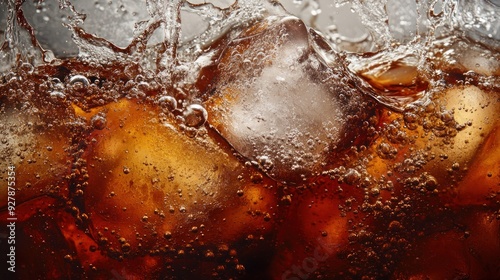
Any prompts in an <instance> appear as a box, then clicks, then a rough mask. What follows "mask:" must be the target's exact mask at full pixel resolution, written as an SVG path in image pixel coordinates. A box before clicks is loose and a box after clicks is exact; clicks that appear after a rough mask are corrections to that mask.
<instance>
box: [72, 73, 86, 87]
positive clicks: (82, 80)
mask: <svg viewBox="0 0 500 280" xmlns="http://www.w3.org/2000/svg"><path fill="white" fill-rule="evenodd" d="M69 84H70V85H73V86H77V87H87V86H88V85H89V84H90V82H89V80H88V79H87V77H85V76H83V75H75V76H73V77H71V78H70V79H69Z"/></svg>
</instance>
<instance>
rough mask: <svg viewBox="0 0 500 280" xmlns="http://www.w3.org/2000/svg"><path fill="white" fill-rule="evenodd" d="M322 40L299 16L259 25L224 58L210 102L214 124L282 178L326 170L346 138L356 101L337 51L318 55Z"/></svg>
mask: <svg viewBox="0 0 500 280" xmlns="http://www.w3.org/2000/svg"><path fill="white" fill-rule="evenodd" d="M315 40H316V41H317V40H320V42H323V41H321V39H318V37H316V38H313V36H312V35H310V34H309V32H308V30H307V28H306V26H305V25H304V23H303V22H302V21H300V20H299V19H297V18H295V17H283V18H278V17H271V18H269V19H268V20H266V21H264V22H261V23H259V24H256V25H255V26H253V27H251V28H250V29H248V30H246V31H244V32H243V33H242V34H240V36H239V37H238V38H237V39H235V40H233V42H232V43H231V44H230V45H229V47H228V48H227V49H226V50H225V52H224V53H223V54H222V56H221V58H220V60H219V64H218V68H219V70H220V71H221V74H220V75H219V78H218V80H217V81H216V82H215V83H214V94H213V95H212V96H211V97H210V99H209V100H208V106H207V107H208V110H209V122H210V124H212V125H213V126H214V127H215V128H216V129H217V130H218V131H219V132H220V134H222V136H223V137H225V138H226V139H227V140H228V142H229V143H230V144H231V145H232V146H233V147H234V148H235V149H236V151H238V152H239V153H240V154H242V155H243V156H244V157H246V158H248V159H249V160H250V161H251V162H252V163H254V164H257V165H259V167H260V168H261V169H263V170H264V171H265V172H267V174H268V175H270V176H271V177H273V178H275V179H278V180H284V178H287V181H290V178H293V179H292V180H300V178H304V177H305V176H307V175H310V174H312V173H314V172H315V171H317V170H318V167H319V166H321V164H322V163H324V162H325V157H326V152H328V151H331V150H332V149H335V146H336V144H338V143H339V141H340V140H341V138H342V135H343V134H344V132H345V127H346V126H345V124H346V123H347V118H348V117H347V116H346V112H347V110H348V109H349V108H350V107H352V105H349V103H350V102H351V103H352V102H353V99H352V98H350V97H352V96H356V94H354V93H355V92H357V91H356V90H355V89H354V87H351V86H349V84H350V83H349V81H348V80H347V78H346V75H345V70H344V69H343V68H342V66H341V65H340V64H339V63H338V61H336V59H337V56H336V54H335V53H333V51H331V50H328V49H327V50H323V51H322V52H321V53H320V52H317V51H316V50H317V49H318V48H319V46H318V44H315ZM327 56H328V57H327ZM327 61H328V66H327ZM342 75H344V76H342Z"/></svg>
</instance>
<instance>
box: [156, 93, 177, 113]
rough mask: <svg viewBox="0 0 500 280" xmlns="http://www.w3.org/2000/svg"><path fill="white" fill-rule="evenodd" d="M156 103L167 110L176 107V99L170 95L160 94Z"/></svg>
mask: <svg viewBox="0 0 500 280" xmlns="http://www.w3.org/2000/svg"><path fill="white" fill-rule="evenodd" d="M158 104H159V105H160V106H161V107H162V108H164V109H166V110H168V111H173V110H175V109H176V108H177V100H175V98H173V97H172V96H162V97H160V98H159V99H158Z"/></svg>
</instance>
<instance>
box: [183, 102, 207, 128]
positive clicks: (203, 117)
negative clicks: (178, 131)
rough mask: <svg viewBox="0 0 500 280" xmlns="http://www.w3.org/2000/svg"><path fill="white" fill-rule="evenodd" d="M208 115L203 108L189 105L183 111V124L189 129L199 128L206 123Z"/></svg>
mask: <svg viewBox="0 0 500 280" xmlns="http://www.w3.org/2000/svg"><path fill="white" fill-rule="evenodd" d="M207 118H208V113H207V110H205V108H203V106H201V105H198V104H191V105H189V106H187V107H186V110H185V111H184V122H185V124H186V125H187V126H190V127H200V126H202V125H203V124H205V122H206V121H207Z"/></svg>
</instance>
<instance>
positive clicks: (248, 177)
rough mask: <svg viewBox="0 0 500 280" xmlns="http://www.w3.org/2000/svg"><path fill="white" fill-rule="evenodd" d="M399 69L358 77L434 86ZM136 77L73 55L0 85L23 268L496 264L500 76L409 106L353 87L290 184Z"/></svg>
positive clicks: (302, 273) (410, 88) (292, 271)
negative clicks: (339, 127)
mask: <svg viewBox="0 0 500 280" xmlns="http://www.w3.org/2000/svg"><path fill="white" fill-rule="evenodd" d="M249 32H250V33H252V32H254V31H252V30H251V31H249ZM234 45H236V43H234ZM236 47H237V48H238V47H239V48H242V49H245V48H247V47H248V45H246V44H243V45H241V46H236ZM221 53H223V51H221ZM226 59H228V60H229V59H230V58H226ZM218 62H220V61H218ZM125 67H127V70H126V69H125ZM405 67H406V66H404V65H395V66H394V67H393V68H391V71H396V72H392V74H394V75H392V74H391V72H390V71H389V72H387V73H386V75H385V76H384V75H382V76H381V77H373V76H366V75H362V76H363V78H365V79H366V80H367V81H368V82H369V84H370V85H372V86H373V87H374V88H375V89H377V90H380V91H384V92H387V91H388V92H391V93H392V92H394V93H397V95H403V96H406V95H414V94H415V93H417V92H420V91H422V90H424V89H427V88H428V87H429V84H428V82H426V81H423V80H420V79H418V78H415V77H416V76H417V75H416V73H415V72H414V71H413V70H415V69H413V68H411V67H409V68H408V67H406V68H405ZM216 69H217V68H216V65H214V66H211V67H208V68H206V69H205V70H204V71H205V72H202V74H203V75H202V76H200V80H199V81H198V83H197V85H196V86H197V87H198V88H199V89H201V90H202V91H203V92H202V99H204V100H206V99H210V98H211V96H212V94H213V90H214V88H215V89H216V88H217V86H219V84H218V83H221V81H223V82H227V79H229V78H228V76H224V75H229V74H230V73H224V72H223V70H216ZM405 69H406V70H408V71H406V70H405ZM310 70H311V69H310ZM311 71H312V70H311ZM401 71H402V72H401ZM124 73H125V74H124ZM140 74H142V73H141V70H140V68H138V67H133V66H132V67H131V65H118V64H114V65H107V66H106V67H103V66H96V65H92V66H91V65H88V64H85V63H83V62H79V61H78V60H68V61H66V62H64V63H63V64H62V65H59V66H43V67H39V68H36V69H35V71H34V72H33V73H24V72H22V71H20V72H19V76H18V79H17V80H16V79H14V80H9V81H3V82H2V84H1V85H0V100H1V103H0V105H1V108H0V110H1V118H0V123H1V125H2V127H1V129H2V131H3V132H4V134H3V135H2V136H1V137H3V138H2V143H3V145H4V148H3V149H4V150H3V151H4V152H5V153H4V155H3V157H4V159H2V160H3V161H5V162H7V163H8V164H13V165H14V166H15V167H16V172H17V177H16V185H17V193H16V201H17V208H16V213H17V217H18V221H17V235H16V244H17V251H16V252H17V253H16V254H17V264H18V272H17V274H16V277H17V278H18V279H35V278H42V279H420V278H422V279H424V278H426V277H430V278H431V279H496V278H498V277H500V275H499V263H498V260H499V259H500V210H499V209H500V204H499V202H498V201H499V200H498V195H499V194H500V174H499V172H500V166H499V163H500V158H499V157H500V150H499V147H498V143H499V142H500V128H499V119H498V112H499V103H498V102H499V97H498V92H497V91H495V90H494V89H491V88H488V87H482V88H480V87H476V86H474V85H470V84H466V83H457V84H454V85H452V84H449V85H448V86H446V87H443V90H442V91H441V92H436V93H435V94H434V95H433V96H432V98H431V101H430V102H428V103H426V104H421V105H418V104H416V105H412V106H409V107H408V108H406V109H405V110H404V111H403V112H394V111H392V110H389V109H387V108H386V107H385V106H383V105H380V104H378V103H375V102H374V101H373V100H372V99H370V98H369V97H368V96H364V95H360V96H357V97H355V98H359V99H357V100H360V101H362V102H360V103H358V104H359V107H360V108H357V109H356V108H354V107H352V108H351V111H348V112H350V114H352V116H351V117H350V118H347V120H348V121H350V123H349V126H348V127H349V128H350V129H347V130H346V131H345V134H344V136H343V139H342V143H341V144H340V145H339V146H338V148H337V149H332V150H330V151H328V152H327V153H328V154H327V156H326V160H325V162H324V163H322V165H321V170H320V172H316V173H313V174H312V175H310V176H309V177H307V179H306V180H304V181H303V182H301V183H298V184H297V183H294V184H285V183H279V182H276V181H274V180H272V179H271V178H269V177H268V176H267V175H266V173H265V172H263V171H261V170H259V169H258V168H257V167H256V166H255V165H252V164H248V163H247V162H248V160H247V159H245V158H244V157H243V156H241V155H240V154H238V152H237V151H235V150H234V149H232V148H231V143H228V142H226V140H225V139H224V138H223V137H222V136H221V135H220V134H219V132H218V131H217V130H215V129H214V127H212V125H215V124H214V123H213V122H216V121H217V120H210V119H209V122H208V123H206V124H205V125H204V126H203V127H202V128H201V130H196V131H194V130H190V129H189V128H186V127H185V126H183V125H182V123H180V122H179V121H178V118H176V117H178V116H179V115H180V113H179V112H178V111H176V110H175V108H174V110H166V109H165V108H164V107H162V105H161V104H159V103H158V98H157V97H158V96H159V95H160V94H162V93H163V92H164V91H168V90H171V89H169V88H168V87H167V86H165V85H160V84H158V83H155V82H154V81H153V80H151V81H149V80H147V79H146V80H145V82H147V84H142V85H141V84H140V82H138V81H137V79H136V80H135V81H134V78H135V77H137V76H138V75H140ZM390 74H391V75H390ZM448 74H449V76H453V75H454V74H453V73H452V72H450V73H448ZM75 75H83V76H85V77H86V78H87V80H88V84H86V82H85V81H80V82H74V83H71V82H70V80H71V78H72V77H74V76H75ZM311 75H317V76H318V77H321V74H320V73H312V74H311ZM387 75H389V76H387ZM218 77H219V78H218ZM53 78H58V79H59V80H60V82H61V83H62V84H64V87H63V88H61V89H59V88H58V84H59V82H57V81H54V80H53ZM352 86H353V87H354V85H352ZM55 91H59V92H61V93H62V94H63V95H62V96H61V95H57V94H54V92H55ZM168 93H169V95H171V96H173V97H175V98H176V99H177V100H179V99H182V92H168ZM348 98H354V97H352V96H351V97H348ZM229 101H230V100H229ZM211 102H214V103H216V102H217V100H215V101H214V100H213V99H212V101H211ZM363 106H366V107H363ZM211 122H212V123H211ZM194 134H196V136H194ZM193 136H194V137H193ZM1 172H2V173H0V174H1V175H0V176H2V181H5V178H6V176H7V175H6V174H5V172H6V170H2V171H1ZM4 201H5V200H4ZM2 203H3V202H2ZM2 207H4V208H5V205H4V204H2ZM7 215H8V214H7V212H6V211H2V212H0V216H1V217H2V223H3V224H2V231H3V230H4V229H5V228H6V225H5V221H6V218H7ZM3 241H4V240H2V243H1V245H0V248H2V249H1V251H2V252H6V251H7V243H6V242H3ZM4 256H5V254H4ZM2 273H4V271H2Z"/></svg>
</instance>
